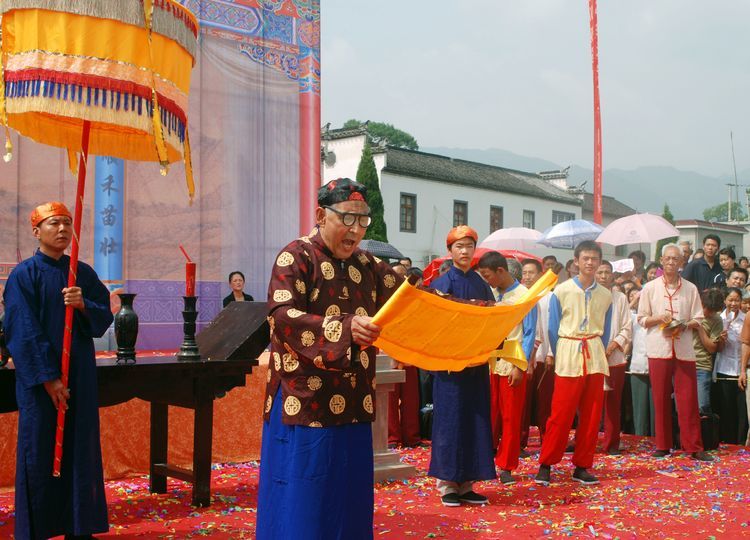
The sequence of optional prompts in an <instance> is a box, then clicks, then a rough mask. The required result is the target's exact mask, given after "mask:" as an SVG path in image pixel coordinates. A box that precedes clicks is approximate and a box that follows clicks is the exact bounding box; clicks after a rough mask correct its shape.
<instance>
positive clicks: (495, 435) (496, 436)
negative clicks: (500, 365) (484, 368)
mask: <svg viewBox="0 0 750 540" xmlns="http://www.w3.org/2000/svg"><path fill="white" fill-rule="evenodd" d="M501 378H502V377H500V375H497V374H495V373H492V372H490V425H491V426H492V448H497V447H498V446H499V443H500V436H501V435H502V433H503V416H502V413H501V412H500V409H501V407H502V405H501V403H502V398H501V397H500V379H501Z"/></svg>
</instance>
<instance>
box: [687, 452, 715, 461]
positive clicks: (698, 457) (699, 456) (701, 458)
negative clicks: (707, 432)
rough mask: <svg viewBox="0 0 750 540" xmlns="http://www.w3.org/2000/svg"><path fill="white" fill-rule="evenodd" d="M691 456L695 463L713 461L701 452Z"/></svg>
mask: <svg viewBox="0 0 750 540" xmlns="http://www.w3.org/2000/svg"><path fill="white" fill-rule="evenodd" d="M692 456H693V459H695V460H697V461H713V460H714V458H713V457H711V456H709V455H708V454H706V453H705V452H703V451H700V452H693V454H692Z"/></svg>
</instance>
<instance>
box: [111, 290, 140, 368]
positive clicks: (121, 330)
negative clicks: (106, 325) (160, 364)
mask: <svg viewBox="0 0 750 540" xmlns="http://www.w3.org/2000/svg"><path fill="white" fill-rule="evenodd" d="M119 296H120V302H121V306H120V311H118V312H117V314H116V315H115V340H116V341H117V360H118V362H119V361H124V362H135V341H136V340H137V339H138V315H137V314H136V312H135V310H134V309H133V300H134V299H135V294H130V293H122V294H120V295H119Z"/></svg>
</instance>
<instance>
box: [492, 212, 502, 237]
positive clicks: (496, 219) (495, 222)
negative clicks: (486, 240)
mask: <svg viewBox="0 0 750 540" xmlns="http://www.w3.org/2000/svg"><path fill="white" fill-rule="evenodd" d="M502 228H503V207H502V206H490V233H493V232H495V231H497V230H499V229H502Z"/></svg>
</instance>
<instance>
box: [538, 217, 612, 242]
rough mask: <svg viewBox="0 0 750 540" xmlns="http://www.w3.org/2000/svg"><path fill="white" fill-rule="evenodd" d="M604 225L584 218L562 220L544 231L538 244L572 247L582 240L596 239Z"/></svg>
mask: <svg viewBox="0 0 750 540" xmlns="http://www.w3.org/2000/svg"><path fill="white" fill-rule="evenodd" d="M603 230H604V227H602V226H601V225H597V224H596V223H591V222H590V221H586V220H585V219H573V220H570V221H563V222H561V223H558V224H557V225H554V226H552V227H550V228H549V229H547V230H546V231H544V233H543V234H542V237H541V238H540V239H539V242H538V243H539V244H542V245H543V246H547V247H552V248H568V249H573V248H574V247H576V246H577V245H578V244H580V243H581V242H583V241H584V240H596V238H597V237H598V236H599V234H601V232H602V231H603Z"/></svg>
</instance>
